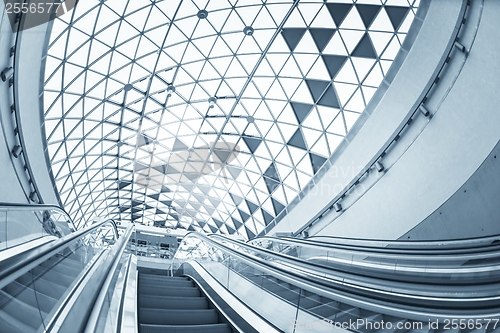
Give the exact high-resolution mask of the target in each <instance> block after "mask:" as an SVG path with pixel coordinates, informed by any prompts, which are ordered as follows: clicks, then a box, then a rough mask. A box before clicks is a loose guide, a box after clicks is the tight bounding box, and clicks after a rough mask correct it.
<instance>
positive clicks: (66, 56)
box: [43, 0, 418, 238]
mask: <svg viewBox="0 0 500 333" xmlns="http://www.w3.org/2000/svg"><path fill="white" fill-rule="evenodd" d="M417 5H418V1H414V0H408V1H407V0H387V1H381V0H363V1H362V0H358V1H354V3H353V2H352V1H347V2H346V1H324V2H323V1H300V2H299V1H286V0H279V1H278V0H276V1H257V0H211V1H207V0H183V1H179V0H176V1H174V0H165V1H159V0H158V1H146V0H142V1H139V0H133V1H132V0H130V1H126V0H107V1H104V0H102V1H97V0H85V1H80V2H79V3H78V5H77V6H76V9H75V10H74V11H73V12H72V13H71V14H67V15H65V16H61V17H60V18H58V19H56V20H55V21H54V26H53V31H52V34H51V36H50V44H49V48H48V51H47V57H46V67H45V89H44V93H43V102H44V108H45V119H46V120H45V131H46V135H47V142H48V154H49V157H50V160H51V163H52V173H53V175H54V178H55V180H56V186H57V189H58V191H59V194H60V197H61V200H62V203H63V204H64V206H65V208H66V210H67V211H68V212H69V213H70V214H71V215H72V216H73V218H74V219H75V221H76V223H77V224H80V225H81V224H83V223H87V222H88V221H89V220H91V219H92V218H93V217H94V216H109V217H112V218H117V219H122V220H133V221H135V222H136V223H144V224H146V225H155V226H160V227H171V228H184V229H188V230H196V231H202V232H220V233H225V234H232V233H238V234H241V235H243V236H244V237H247V238H252V237H254V236H255V235H256V234H257V233H259V232H260V231H262V230H263V229H264V227H265V226H266V225H267V224H269V223H270V222H271V221H272V220H273V219H274V218H275V217H276V216H277V215H278V214H279V213H280V212H281V211H283V210H284V209H285V207H286V206H287V205H288V204H289V203H290V202H291V201H292V200H293V199H294V198H295V197H296V196H297V195H298V193H299V192H300V191H301V190H302V189H303V188H304V187H305V186H306V185H307V183H308V182H309V181H310V180H311V178H312V176H313V175H314V174H315V173H316V172H317V171H318V170H319V168H321V166H322V165H323V163H324V162H325V161H326V159H327V158H328V157H329V156H331V154H332V153H333V152H334V151H335V148H336V147H337V146H338V145H339V143H340V142H341V141H342V140H343V138H344V136H345V135H346V133H347V132H348V131H349V129H350V128H351V127H352V125H353V124H354V123H355V122H356V120H357V118H358V116H359V114H360V113H361V112H362V111H363V110H364V108H365V105H366V104H367V103H368V101H369V100H370V98H371V97H372V96H373V94H374V92H375V90H376V89H377V87H378V86H379V84H380V83H381V81H382V80H383V78H384V75H385V73H386V72H387V70H388V69H389V67H390V66H391V63H392V61H393V59H394V57H395V56H396V54H397V52H398V51H399V49H400V46H401V43H402V42H403V40H404V38H405V36H406V33H407V32H408V29H409V27H410V24H411V22H412V20H413V18H414V15H415V11H416V7H417Z"/></svg>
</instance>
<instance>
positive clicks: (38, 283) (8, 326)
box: [0, 253, 82, 333]
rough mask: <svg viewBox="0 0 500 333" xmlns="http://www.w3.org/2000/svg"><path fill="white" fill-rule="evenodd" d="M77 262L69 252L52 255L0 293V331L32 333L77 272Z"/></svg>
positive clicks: (79, 266)
mask: <svg viewBox="0 0 500 333" xmlns="http://www.w3.org/2000/svg"><path fill="white" fill-rule="evenodd" d="M81 266H82V264H81V261H80V260H78V258H75V256H74V254H73V253H71V254H70V255H69V256H61V255H55V256H54V257H51V258H49V259H48V260H46V261H44V262H42V263H41V264H40V265H38V266H36V267H34V268H33V269H31V270H30V271H29V272H27V273H25V274H24V275H22V276H20V277H19V278H17V279H16V280H15V281H13V282H11V283H10V284H8V285H7V286H5V287H4V288H3V289H2V290H1V291H0V327H2V328H1V329H0V330H2V331H4V330H5V331H7V332H12V333H17V332H19V333H29V332H36V331H37V330H38V329H39V328H40V327H41V326H42V318H47V317H48V314H49V313H50V312H51V311H52V309H54V308H55V306H56V304H57V303H58V300H59V299H61V298H62V297H63V295H64V293H65V292H66V290H68V288H69V286H70V285H71V284H72V283H73V281H75V279H76V277H77V276H78V275H79V274H80V272H81V268H82V267H81Z"/></svg>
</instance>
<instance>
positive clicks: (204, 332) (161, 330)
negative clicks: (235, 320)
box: [140, 324, 231, 333]
mask: <svg viewBox="0 0 500 333" xmlns="http://www.w3.org/2000/svg"><path fill="white" fill-rule="evenodd" d="M140 326H141V330H140V332H141V333H177V332H183V333H184V332H189V333H198V332H199V333H231V329H230V328H229V326H228V325H227V324H210V325H146V324H141V325H140Z"/></svg>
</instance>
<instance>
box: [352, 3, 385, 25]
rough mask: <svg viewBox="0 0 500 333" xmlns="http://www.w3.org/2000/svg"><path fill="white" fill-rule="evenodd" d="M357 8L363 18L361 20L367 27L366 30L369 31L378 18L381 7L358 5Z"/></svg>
mask: <svg viewBox="0 0 500 333" xmlns="http://www.w3.org/2000/svg"><path fill="white" fill-rule="evenodd" d="M356 8H357V9H358V12H359V15H360V16H361V20H363V23H364V25H365V28H367V29H368V27H369V26H370V24H372V22H373V19H374V18H375V16H377V14H378V12H379V11H380V8H381V7H380V6H377V5H360V4H357V5H356Z"/></svg>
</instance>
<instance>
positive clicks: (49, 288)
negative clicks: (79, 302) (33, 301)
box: [17, 273, 67, 299]
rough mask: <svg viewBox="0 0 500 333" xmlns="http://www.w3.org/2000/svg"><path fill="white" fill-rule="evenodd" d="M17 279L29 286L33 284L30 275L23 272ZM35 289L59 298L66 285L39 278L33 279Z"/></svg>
mask: <svg viewBox="0 0 500 333" xmlns="http://www.w3.org/2000/svg"><path fill="white" fill-rule="evenodd" d="M17 281H18V282H19V283H21V284H23V285H25V286H29V287H31V286H32V285H33V279H32V278H31V275H30V274H29V273H28V274H24V275H23V276H21V277H19V278H18V279H17ZM35 289H36V290H40V291H43V293H44V294H45V295H47V296H50V297H52V298H55V299H59V298H60V297H61V296H62V295H63V294H64V292H65V291H66V290H67V287H65V286H62V285H60V284H57V283H55V282H52V281H49V280H46V279H43V278H40V279H37V280H35Z"/></svg>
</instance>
